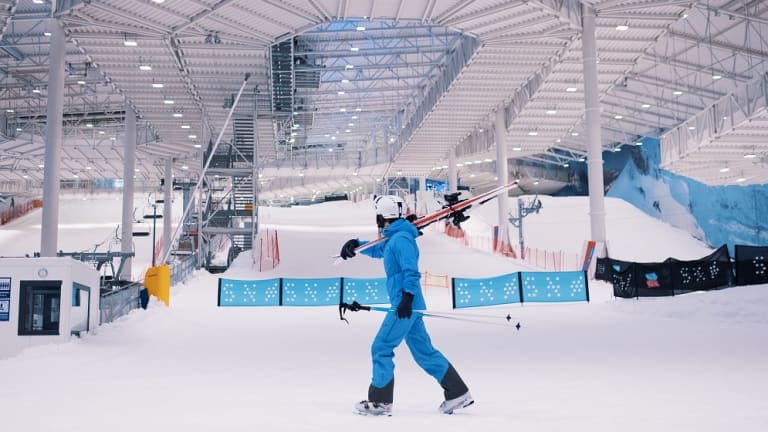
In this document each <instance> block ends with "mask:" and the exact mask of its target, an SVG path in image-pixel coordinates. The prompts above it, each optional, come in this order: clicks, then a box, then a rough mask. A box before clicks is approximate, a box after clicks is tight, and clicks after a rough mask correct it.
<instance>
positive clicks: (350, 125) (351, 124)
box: [347, 123, 355, 127]
mask: <svg viewBox="0 0 768 432" xmlns="http://www.w3.org/2000/svg"><path fill="white" fill-rule="evenodd" d="M354 125H355V124H354V123H347V126H349V127H352V126H354Z"/></svg>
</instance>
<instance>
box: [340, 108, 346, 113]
mask: <svg viewBox="0 0 768 432" xmlns="http://www.w3.org/2000/svg"><path fill="white" fill-rule="evenodd" d="M339 111H341V112H347V109H346V108H339Z"/></svg>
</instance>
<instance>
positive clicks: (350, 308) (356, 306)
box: [349, 300, 362, 312]
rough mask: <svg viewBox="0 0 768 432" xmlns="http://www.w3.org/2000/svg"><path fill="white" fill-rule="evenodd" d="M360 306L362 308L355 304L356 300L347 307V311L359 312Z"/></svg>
mask: <svg viewBox="0 0 768 432" xmlns="http://www.w3.org/2000/svg"><path fill="white" fill-rule="evenodd" d="M360 306H362V305H361V304H360V303H358V302H357V300H355V301H353V302H352V304H351V305H349V310H351V311H352V312H357V311H359V310H360Z"/></svg>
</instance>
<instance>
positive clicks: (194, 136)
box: [187, 134, 197, 139]
mask: <svg viewBox="0 0 768 432" xmlns="http://www.w3.org/2000/svg"><path fill="white" fill-rule="evenodd" d="M187 138H189V139H197V135H195V134H192V135H189V136H188V137H187Z"/></svg>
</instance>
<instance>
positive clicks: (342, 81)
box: [341, 78, 349, 84]
mask: <svg viewBox="0 0 768 432" xmlns="http://www.w3.org/2000/svg"><path fill="white" fill-rule="evenodd" d="M341 83H342V84H348V83H349V80H348V79H346V78H344V79H343V80H341Z"/></svg>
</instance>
